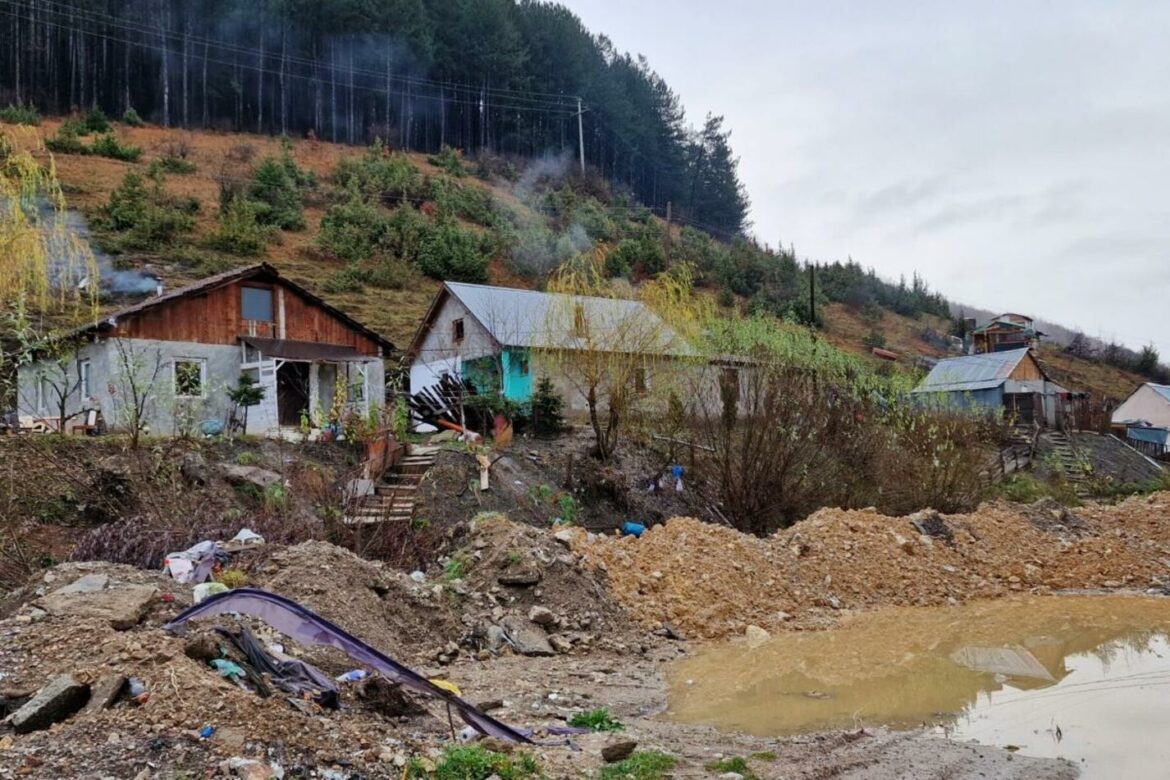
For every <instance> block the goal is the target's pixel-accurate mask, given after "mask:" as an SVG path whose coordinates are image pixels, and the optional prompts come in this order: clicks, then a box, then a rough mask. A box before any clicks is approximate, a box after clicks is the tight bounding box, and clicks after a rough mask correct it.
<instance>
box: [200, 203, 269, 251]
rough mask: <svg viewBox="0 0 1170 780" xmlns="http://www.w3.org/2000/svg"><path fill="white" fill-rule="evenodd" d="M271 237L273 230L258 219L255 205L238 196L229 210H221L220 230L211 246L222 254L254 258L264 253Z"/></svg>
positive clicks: (214, 236) (229, 206)
mask: <svg viewBox="0 0 1170 780" xmlns="http://www.w3.org/2000/svg"><path fill="white" fill-rule="evenodd" d="M271 237H272V231H271V228H268V227H266V226H264V225H261V224H260V223H259V221H258V220H257V219H256V206H255V204H253V203H252V202H251V201H250V200H248V199H247V198H244V197H241V196H238V195H237V196H236V197H234V198H232V200H231V202H230V203H228V205H227V208H221V209H220V211H219V228H218V229H217V230H216V231H215V233H214V234H213V235H212V236H211V240H210V244H211V246H213V247H214V248H216V249H218V250H220V251H222V252H227V253H229V254H233V255H239V256H241V257H254V256H255V255H258V254H260V253H261V252H263V251H264V247H265V246H267V244H268V241H269V239H270V238H271Z"/></svg>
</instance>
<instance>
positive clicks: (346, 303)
mask: <svg viewBox="0 0 1170 780" xmlns="http://www.w3.org/2000/svg"><path fill="white" fill-rule="evenodd" d="M59 126H60V120H54V119H49V120H45V122H44V123H43V125H42V126H41V127H40V128H38V129H37V130H36V132H37V133H38V135H40V136H41V137H47V136H51V135H53V134H55V133H56V132H57V129H58V128H59ZM116 129H117V134H118V137H119V139H120V140H121V141H122V142H123V143H129V144H133V145H135V146H140V147H142V149H143V156H142V159H141V160H140V161H139V162H138V163H133V164H131V163H123V162H118V161H116V160H108V159H105V158H102V157H76V156H71V155H56V156H55V160H56V165H57V171H58V174H59V176H60V178H61V181H62V183H63V184H64V185H65V187H66V190H67V192H68V195H67V197H68V201H69V205H70V206H73V207H76V208H79V209H81V210H82V211H83V212H85V213H86V214H88V215H93V214H94V213H95V212H96V210H97V209H98V208H99V207H100V206H101V205H102V204H103V203H105V202H106V200H107V199H108V198H109V195H110V192H111V191H112V190H113V189H114V188H116V187H117V186H118V185H119V184H120V183H121V181H122V177H123V176H124V175H125V174H126V172H127V171H129V170H139V171H141V172H145V170H146V167H147V166H148V165H149V164H150V162H151V161H152V160H155V159H158V158H160V157H162V156H164V155H165V154H166V151H167V147H168V145H171V144H173V143H175V142H185V143H186V144H187V146H188V147H189V148H190V150H191V151H190V154H189V156H188V159H189V160H191V161H192V162H194V163H195V165H196V166H197V170H196V172H195V173H193V174H187V175H175V174H173V175H170V176H168V177H167V180H166V189H167V191H168V192H170V193H172V194H174V195H179V196H188V197H193V198H195V199H197V200H198V201H199V202H200V204H201V206H202V208H201V210H200V213H199V215H198V217H197V226H196V230H195V236H194V237H195V240H196V241H198V240H199V239H200V238H201V237H202V236H205V235H207V234H209V233H210V232H211V231H213V230H214V229H215V226H216V219H217V217H218V214H219V205H218V204H219V185H218V183H217V181H218V178H219V177H221V176H223V175H225V174H227V175H246V174H247V171H240V170H236V168H238V167H239V166H238V164H235V165H233V164H232V163H230V162H227V158H228V155H229V152H231V151H232V150H233V149H236V148H237V147H240V146H250V147H252V149H253V150H254V152H255V158H256V159H257V160H259V159H260V158H262V157H264V156H265V155H269V154H278V153H279V152H280V140H279V139H278V138H272V137H268V136H259V135H249V134H243V133H221V132H213V131H197V132H190V131H182V130H170V129H165V128H161V127H154V126H150V127H141V128H134V127H125V126H123V125H116ZM292 147H293V157H294V158H295V159H296V162H297V165H299V166H301V167H302V168H305V169H307V170H310V171H312V172H313V173H314V174H315V175H316V176H317V178H318V180H320V181H324V180H326V179H327V178H328V177H329V175H330V174H331V173H332V172H333V170H334V169H335V168H336V167H337V163H338V162H339V161H340V160H341V159H343V158H345V157H348V156H352V155H356V154H361V153H362V151H363V150H362V149H361V148H356V147H352V146H344V145H341V144H332V143H326V142H322V141H308V140H305V139H294V140H293V141H292ZM408 156H409V157H410V159H411V161H412V162H413V163H414V165H415V166H416V167H417V168H418V169H419V170H420V171H422V172H423V173H424V174H435V173H438V169H437V168H435V166H433V165H431V164H430V163H429V162H427V157H426V155H423V154H409V155H408ZM461 181H462V183H464V184H466V185H468V186H475V187H482V188H485V189H487V190H488V191H489V192H491V194H492V196H493V197H494V198H496V199H497V201H499V202H501V203H502V204H504V205H506V206H508V207H511V208H512V209H514V210H517V211H518V212H520V213H521V214H522V215H527V216H532V215H531V214H530V213H529V212H528V210H527V208H526V207H525V206H524V204H523V203H522V202H521V201H520V200H519V199H517V198H516V197H515V195H514V194H513V192H512V190H511V188H510V187H509V186H506V185H505V186H492V185H489V184H487V183H484V182H482V181H479V180H478V179H476V178H474V177H471V176H468V177H466V178H464V179H462V180H461ZM324 211H325V210H324V208H323V206H322V204H320V203H310V204H309V205H307V207H306V208H305V219H306V222H307V223H308V227H307V229H306V230H304V231H301V232H299V233H287V232H285V233H281V234H280V240H279V242H278V243H275V244H273V245H271V246H269V247H268V249H267V251H266V255H265V257H264V259H266V260H268V261H269V262H271V263H273V264H274V265H276V266H277V267H278V268H279V269H280V270H281V271H282V272H283V273H285V274H287V275H288V276H289V277H290V278H292V279H294V280H296V281H298V282H301V283H303V284H306V285H307V286H309V287H310V288H311V289H313V290H315V291H316V292H318V293H319V294H323V295H324V297H325V298H326V299H327V300H328V301H329V302H330V303H332V304H334V305H336V306H338V307H339V308H341V309H343V310H345V311H346V312H348V313H350V314H352V315H353V316H354V317H356V318H358V319H359V320H361V321H362V322H364V323H366V324H367V325H369V326H370V327H371V328H373V329H375V330H377V331H379V332H380V333H382V334H384V335H385V336H387V337H388V338H390V339H391V340H392V341H393V342H394V343H395V345H397V346H398V347H399V348H403V349H404V348H405V347H406V346H407V345H408V343H409V341H410V338H411V337H412V336H413V335H414V331H415V328H416V327H417V324H418V321H419V319H420V318H421V317H422V315H423V313H424V312H425V311H426V307H427V305H428V304H429V303H430V301H431V298H432V297H433V296H434V294H435V292H436V291H437V290H438V288H439V283H438V282H436V281H435V280H433V279H428V278H426V277H422V276H419V277H418V279H417V281H416V282H415V283H414V284H411V285H409V286H408V287H407V288H406V289H402V290H379V289H375V288H367V289H366V290H365V291H363V292H359V293H341V294H335V295H330V294H326V293H324V292H323V285H324V283H325V281H326V280H327V279H328V278H329V277H330V276H332V275H333V274H334V273H336V272H337V271H338V270H339V269H340V268H341V267H342V266H343V265H344V264H343V263H340V262H337V261H334V260H332V259H330V258H328V257H326V256H324V255H322V254H321V253H320V252H317V251H315V246H314V241H315V239H316V236H317V231H318V229H319V227H320V223H321V218H322V216H324ZM149 262H150V266H151V270H152V271H153V272H155V273H158V274H159V275H160V276H161V277H162V278H163V280H164V281H165V282H166V283H167V284H168V285H170V286H172V287H173V286H175V285H179V284H186V283H189V282H191V281H194V280H195V277H194V276H192V275H191V270H190V269H188V268H185V267H184V266H183V265H181V264H179V263H173V262H167V257H166V256H165V253H163V254H162V256H160V257H157V258H149ZM237 262H238V263H239V264H246V263H250V262H254V260H249V259H239V260H237ZM491 277H492V282H493V283H496V284H503V285H507V286H513V287H526V286H530V285H531V282H530V281H529V280H526V279H523V278H520V277H517V276H515V275H514V274H510V273H509V272H508V271H507V269H506V268H505V267H504V264H503V263H501V262H498V261H497V262H495V263H493V264H492V267H491ZM825 314H826V316H825V320H826V327H825V330H824V337H825V338H826V339H827V340H828V341H829V342H830V343H832V344H833V345H835V346H837V347H839V348H841V349H844V350H846V351H849V352H854V353H857V354H862V355H869V350H868V349H867V348H866V347H865V346H864V345H863V344H862V340H863V339H864V338H865V336H866V335H867V334H868V333H869V332H870V326H869V325H867V324H866V323H865V322H864V321H863V320H862V318H861V316H860V314H859V313H858V312H855V311H853V310H852V309H850V308H849V307H847V306H844V305H842V304H830V305H829V306H828V307H827V309H826V312H825ZM877 327H878V329H879V330H881V331H882V332H883V333H884V335H885V337H886V342H887V347H888V348H889V349H891V350H893V351H895V352H898V353H899V354H900V355H901V356H902V358H901V359H900V360H899V361H898V364H899V367H900V368H902V369H903V370H907V371H912V370H913V369H912V365H913V360H914V357H916V356H918V355H927V356H931V357H944V356H945V354H946V353H944V352H943V351H941V350H939V349H937V348H936V347H934V346H932V345H930V344H928V343H927V342H926V341H925V340H923V339H922V337H921V334H922V332H923V330H925V329H927V328H930V329H933V330H935V331H938V332H940V333H946V332H948V329H949V324H948V323H947V322H946V321H944V320H942V319H941V318H938V317H933V316H930V315H926V316H923V317H922V318H920V319H917V320H914V319H910V318H908V317H902V316H900V315H898V314H894V313H893V312H885V314H884V316H883V318H882V321H881V323H879V325H878V326H877ZM1043 358H1044V359H1045V361H1046V362H1047V363H1048V364H1049V366H1050V367H1051V368H1052V369H1053V370H1054V372H1055V373H1056V374H1057V375H1058V376H1057V377H1056V379H1057V380H1058V381H1061V382H1063V383H1067V384H1068V386H1069V387H1071V388H1075V389H1084V390H1090V391H1093V392H1094V393H1097V394H1099V395H1104V396H1108V397H1112V398H1125V397H1126V396H1128V395H1129V393H1130V392H1132V391H1133V389H1134V388H1135V387H1136V386H1137V385H1138V384H1139V383H1140V382H1141V379H1140V378H1139V377H1137V376H1136V375H1133V374H1128V373H1126V372H1123V371H1119V370H1117V369H1114V368H1111V367H1109V366H1105V365H1101V364H1098V363H1093V362H1089V361H1085V360H1080V359H1078V358H1074V357H1072V356H1070V355H1066V354H1064V353H1063V352H1062V351H1060V350H1059V349H1057V348H1055V347H1046V348H1045V349H1044V350H1043ZM872 360H873V362H874V364H875V365H876V364H878V363H880V362H882V361H879V360H878V359H876V358H872Z"/></svg>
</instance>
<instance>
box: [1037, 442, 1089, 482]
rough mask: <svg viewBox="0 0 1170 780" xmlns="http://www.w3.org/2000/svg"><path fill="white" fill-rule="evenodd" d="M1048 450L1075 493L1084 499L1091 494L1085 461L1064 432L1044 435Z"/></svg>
mask: <svg viewBox="0 0 1170 780" xmlns="http://www.w3.org/2000/svg"><path fill="white" fill-rule="evenodd" d="M1044 439H1045V442H1046V444H1047V445H1048V450H1049V451H1050V452H1051V453H1052V455H1053V456H1054V457H1053V460H1054V461H1055V462H1054V464H1053V465H1055V466H1057V467H1059V468H1060V470H1061V472H1062V473H1063V474H1064V478H1065V480H1066V481H1067V482H1068V483H1069V484H1070V485H1071V486H1072V488H1073V492H1075V493H1076V494H1077V495H1078V496H1081V497H1082V498H1083V497H1085V496H1087V495H1088V494H1089V488H1088V484H1087V483H1088V479H1089V475H1090V472H1089V471H1088V470H1087V469H1086V468H1085V465H1086V463H1085V460H1084V458H1082V457H1080V456H1079V455H1078V454H1077V450H1076V447H1075V446H1074V445H1073V442H1072V441H1071V440H1070V439H1069V437H1068V435H1067V434H1065V433H1064V432H1063V431H1049V432H1048V433H1045V434H1044Z"/></svg>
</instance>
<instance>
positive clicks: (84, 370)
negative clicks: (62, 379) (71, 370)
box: [77, 358, 93, 400]
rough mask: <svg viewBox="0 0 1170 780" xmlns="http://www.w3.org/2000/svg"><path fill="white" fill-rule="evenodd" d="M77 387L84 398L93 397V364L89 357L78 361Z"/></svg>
mask: <svg viewBox="0 0 1170 780" xmlns="http://www.w3.org/2000/svg"><path fill="white" fill-rule="evenodd" d="M77 389H78V393H79V394H80V395H81V398H82V400H85V399H88V398H93V365H92V363H91V362H90V359H89V358H83V359H81V360H78V361H77Z"/></svg>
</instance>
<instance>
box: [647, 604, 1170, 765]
mask: <svg viewBox="0 0 1170 780" xmlns="http://www.w3.org/2000/svg"><path fill="white" fill-rule="evenodd" d="M668 679H669V683H670V697H669V706H668V710H667V713H666V717H668V718H671V719H674V720H678V721H682V722H686V723H702V724H708V725H712V726H715V727H717V728H722V729H729V730H737V731H743V732H747V733H750V734H756V735H760V736H774V735H792V734H798V733H804V732H812V731H821V730H826V729H841V728H857V727H860V726H877V725H883V726H889V727H891V728H895V729H911V728H917V727H920V726H923V725H926V726H933V727H935V728H937V729H938V730H939V732H940V733H945V734H946V735H947V736H949V737H951V738H952V739H957V740H976V741H978V742H981V743H983V744H988V745H996V746H998V747H1004V748H1007V749H1009V750H1019V751H1020V752H1022V753H1025V754H1028V755H1034V756H1043V757H1051V758H1067V759H1069V760H1071V761H1073V762H1075V763H1076V764H1078V765H1079V766H1080V767H1081V769H1082V773H1083V774H1082V776H1083V777H1087V778H1094V777H1129V778H1141V777H1151V778H1153V777H1159V778H1161V777H1170V739H1167V738H1166V736H1165V735H1166V733H1167V729H1168V728H1170V599H1167V598H1160V597H1142V596H1046V597H1028V598H1017V599H1004V600H999V601H990V602H977V603H973V604H967V605H963V606H956V607H939V608H897V609H886V610H878V611H874V612H869V613H864V614H860V615H856V616H853V617H851V618H847V619H846V620H845V621H844V622H843V623H842V625H841V626H840V627H839V628H837V629H833V630H830V631H816V632H789V633H784V634H780V635H776V636H773V637H772V638H770V639H766V640H764V641H763V642H757V643H755V644H749V643H748V642H746V641H742V640H741V641H736V642H732V643H728V644H723V645H714V646H708V647H706V648H702V649H700V650H699V651H698V652H696V653H695V654H694V655H693V656H692V657H690V658H688V659H687V660H684V661H680V662H678V663H676V664H674V665H673V666H672V667H671V668H670V670H669V672H668Z"/></svg>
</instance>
